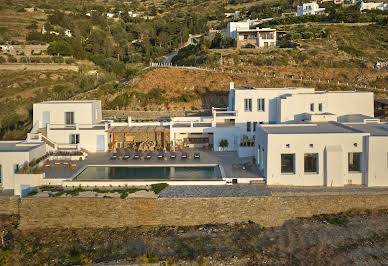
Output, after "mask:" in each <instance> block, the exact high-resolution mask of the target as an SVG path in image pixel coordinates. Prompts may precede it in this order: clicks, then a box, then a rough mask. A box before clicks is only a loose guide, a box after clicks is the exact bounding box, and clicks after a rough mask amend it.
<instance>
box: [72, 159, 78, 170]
mask: <svg viewBox="0 0 388 266" xmlns="http://www.w3.org/2000/svg"><path fill="white" fill-rule="evenodd" d="M70 168H71V170H75V169H77V161H71V162H70Z"/></svg>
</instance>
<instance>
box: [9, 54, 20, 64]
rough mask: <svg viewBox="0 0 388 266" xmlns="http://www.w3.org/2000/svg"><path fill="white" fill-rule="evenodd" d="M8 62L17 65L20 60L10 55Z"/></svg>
mask: <svg viewBox="0 0 388 266" xmlns="http://www.w3.org/2000/svg"><path fill="white" fill-rule="evenodd" d="M7 61H8V63H17V61H18V60H17V59H16V57H14V56H13V55H8V58H7Z"/></svg>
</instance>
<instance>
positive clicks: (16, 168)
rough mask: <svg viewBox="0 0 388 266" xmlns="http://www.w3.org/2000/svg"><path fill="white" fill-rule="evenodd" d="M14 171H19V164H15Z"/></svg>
mask: <svg viewBox="0 0 388 266" xmlns="http://www.w3.org/2000/svg"><path fill="white" fill-rule="evenodd" d="M13 172H14V173H15V174H16V173H17V172H19V165H18V164H14V165H13Z"/></svg>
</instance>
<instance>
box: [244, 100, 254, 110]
mask: <svg viewBox="0 0 388 266" xmlns="http://www.w3.org/2000/svg"><path fill="white" fill-rule="evenodd" d="M244 110H245V112H252V99H244Z"/></svg>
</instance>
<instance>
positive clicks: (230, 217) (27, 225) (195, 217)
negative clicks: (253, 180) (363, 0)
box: [0, 194, 388, 230]
mask: <svg viewBox="0 0 388 266" xmlns="http://www.w3.org/2000/svg"><path fill="white" fill-rule="evenodd" d="M354 208H367V209H374V208H388V194H387V195H384V194H381V195H330V196H310V197H299V196H298V197H294V196H293V197H239V198H172V199H169V198H158V199H125V200H122V199H113V198H111V199H107V198H22V199H21V203H20V209H19V213H20V225H19V228H20V229H22V230H26V229H36V228H54V227H73V228H81V227H94V228H100V227H112V228H115V227H124V226H141V225H155V226H160V225H176V226H185V225H199V224H207V223H234V222H244V221H249V220H251V221H254V222H256V223H259V224H261V225H263V226H278V225H281V224H283V223H284V221H286V220H288V219H293V218H296V217H309V216H311V215H314V214H321V213H337V212H342V211H346V210H350V209H354ZM4 210H5V211H7V208H5V209H4ZM0 211H1V210H0Z"/></svg>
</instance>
